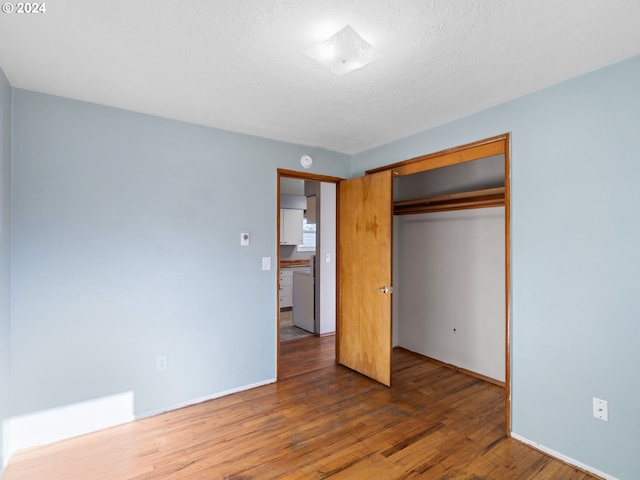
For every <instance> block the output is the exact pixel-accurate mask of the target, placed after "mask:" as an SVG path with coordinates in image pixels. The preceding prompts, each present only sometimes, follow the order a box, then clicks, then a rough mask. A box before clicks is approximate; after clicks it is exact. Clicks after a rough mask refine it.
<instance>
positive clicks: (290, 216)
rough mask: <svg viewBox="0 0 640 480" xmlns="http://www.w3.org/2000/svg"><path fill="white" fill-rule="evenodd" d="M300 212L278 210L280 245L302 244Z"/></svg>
mask: <svg viewBox="0 0 640 480" xmlns="http://www.w3.org/2000/svg"><path fill="white" fill-rule="evenodd" d="M302 215H303V211H302V210H290V209H287V208H282V209H280V245H301V244H302Z"/></svg>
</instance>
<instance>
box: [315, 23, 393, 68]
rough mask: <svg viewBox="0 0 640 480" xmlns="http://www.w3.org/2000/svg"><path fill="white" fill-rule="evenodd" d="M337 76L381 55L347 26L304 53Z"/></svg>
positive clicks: (362, 65) (360, 66)
mask: <svg viewBox="0 0 640 480" xmlns="http://www.w3.org/2000/svg"><path fill="white" fill-rule="evenodd" d="M304 53H305V55H307V56H309V57H311V58H313V59H314V60H316V61H317V62H318V63H320V64H321V65H324V66H325V67H327V68H328V69H329V70H331V71H332V72H333V73H335V74H336V75H338V76H342V75H345V74H347V73H349V72H352V71H354V70H357V69H358V68H362V67H364V66H365V65H368V64H369V63H371V62H373V61H374V60H377V59H379V58H380V57H382V54H381V53H380V52H378V51H377V50H376V49H375V48H373V47H372V46H371V45H370V44H369V43H367V42H366V41H365V40H364V39H363V38H362V37H361V36H360V35H358V33H357V32H356V31H355V30H354V29H353V28H351V25H347V26H346V27H344V28H343V29H342V30H340V31H339V32H338V33H336V34H335V35H333V36H331V37H329V38H327V39H326V40H325V41H323V42H320V43H318V44H316V45H314V46H312V47H311V48H309V49H307V50H305V51H304Z"/></svg>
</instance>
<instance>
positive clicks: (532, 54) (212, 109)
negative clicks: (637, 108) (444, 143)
mask: <svg viewBox="0 0 640 480" xmlns="http://www.w3.org/2000/svg"><path fill="white" fill-rule="evenodd" d="M46 8H47V11H46V13H42V14H31V15H26V14H22V15H20V14H16V13H12V14H3V13H0V66H2V68H3V69H4V71H5V73H6V75H7V77H8V78H9V81H10V82H11V84H12V85H13V86H15V87H18V88H25V89H29V90H35V91H39V92H45V93H50V94H54V95H61V96H64V97H70V98H75V99H80V100H87V101H90V102H95V103H100V104H104V105H111V106H115V107H120V108H124V109H128V110H134V111H138V112H144V113H149V114H153V115H159V116H163V117H169V118H174V119H179V120H184V121H187V122H192V123H197V124H203V125H209V126H213V127H218V128H222V129H226V130H232V131H236V132H243V133H249V134H253V135H259V136H263V137H268V138H273V139H278V140H284V141H288V142H295V143H302V144H306V145H313V146H320V147H325V148H328V149H331V150H335V151H339V152H344V153H356V152H359V151H362V150H366V149H368V148H371V147H374V146H377V145H381V144H384V143H387V142H389V141H392V140H396V139H399V138H402V137H405V136H407V135H410V134H412V133H416V132H418V131H421V130H424V129H427V128H430V127H433V126H436V125H439V124H442V123H445V122H448V121H451V120H453V119H456V118H459V117H462V116H465V115H468V114H470V113H473V112H476V111H478V110H482V109H484V108H486V107H489V106H492V105H495V104H498V103H501V102H503V101H505V100H509V99H511V98H515V97H518V96H521V95H523V94H526V93H528V92H532V91H535V90H538V89H540V88H543V87H545V86H548V85H551V84H553V83H557V82H559V81H562V80H565V79H567V78H570V77H573V76H576V75H579V74H581V73H585V72H587V71H591V70H594V69H596V68H599V67H601V66H604V65H608V64H610V63H613V62H616V61H618V60H622V59H624V58H627V57H630V56H633V55H637V54H640V28H638V26H637V20H638V18H640V1H638V0H601V1H597V0H536V1H533V0H450V1H445V0H431V1H429V0H395V1H393V0H385V1H382V0H322V1H317V0H316V1H313V0H277V1H276V0H215V1H210V0H189V1H187V0H184V1H176V0H139V1H131V0H109V1H105V0H100V1H96V0H53V1H51V2H46ZM346 24H350V25H351V26H352V27H353V28H354V29H355V30H356V31H358V33H360V35H361V36H362V37H364V38H365V39H366V40H367V41H368V42H369V43H371V44H372V45H373V46H375V47H376V48H378V49H379V50H381V51H382V52H383V53H384V57H383V58H382V59H381V60H378V61H377V62H374V63H372V64H370V65H367V66H365V67H364V68H362V69H360V70H356V71H354V72H351V73H349V74H347V75H345V76H343V77H338V76H335V75H334V74H333V73H331V72H330V71H329V70H327V69H325V68H324V67H322V66H320V65H319V64H318V63H316V62H315V61H313V60H312V59H310V58H309V57H307V56H306V55H304V53H303V51H304V50H305V49H307V48H309V47H310V46H311V45H312V44H313V43H315V42H317V41H320V40H324V39H325V38H327V37H328V36H330V35H332V34H333V33H335V32H336V31H338V30H340V29H341V28H342V27H344V26H345V25H346Z"/></svg>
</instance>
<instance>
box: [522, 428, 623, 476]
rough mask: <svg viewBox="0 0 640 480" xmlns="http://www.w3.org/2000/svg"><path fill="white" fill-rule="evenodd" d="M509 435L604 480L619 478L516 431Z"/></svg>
mask: <svg viewBox="0 0 640 480" xmlns="http://www.w3.org/2000/svg"><path fill="white" fill-rule="evenodd" d="M511 437H512V438H513V439H514V440H518V441H519V442H522V443H524V444H526V445H529V446H530V447H533V448H535V449H536V450H540V451H541V452H543V453H546V454H547V455H550V456H552V457H554V458H557V459H558V460H562V461H563V462H565V463H568V464H569V465H572V466H574V467H577V468H579V469H581V470H584V471H585V472H588V473H593V474H594V475H597V476H598V477H602V478H604V479H605V480H619V479H618V478H617V477H613V476H611V475H608V474H606V473H604V472H601V471H600V470H598V469H596V468H593V467H592V466H590V465H586V464H584V463H582V462H579V461H578V460H575V459H573V458H571V457H567V456H566V455H563V454H562V453H559V452H556V451H555V450H552V449H550V448H548V447H545V446H544V445H540V444H539V443H537V442H534V441H533V440H529V439H528V438H525V437H523V436H521V435H518V434H517V433H513V432H511Z"/></svg>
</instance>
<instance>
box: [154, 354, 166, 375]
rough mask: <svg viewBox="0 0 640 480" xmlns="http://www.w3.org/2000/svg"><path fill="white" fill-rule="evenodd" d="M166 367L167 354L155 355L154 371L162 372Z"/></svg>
mask: <svg viewBox="0 0 640 480" xmlns="http://www.w3.org/2000/svg"><path fill="white" fill-rule="evenodd" d="M166 369H167V356H166V355H162V356H160V357H156V372H164V371H165V370H166Z"/></svg>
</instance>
